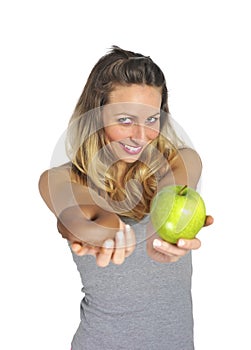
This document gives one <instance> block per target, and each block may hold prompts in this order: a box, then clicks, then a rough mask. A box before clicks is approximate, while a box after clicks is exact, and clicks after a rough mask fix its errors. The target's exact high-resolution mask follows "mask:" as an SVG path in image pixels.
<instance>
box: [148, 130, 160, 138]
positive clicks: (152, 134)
mask: <svg viewBox="0 0 251 350" xmlns="http://www.w3.org/2000/svg"><path fill="white" fill-rule="evenodd" d="M158 136H159V130H154V129H150V130H149V131H148V132H147V138H148V139H149V140H154V139H156V138H157V137H158Z"/></svg>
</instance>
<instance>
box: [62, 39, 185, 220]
mask: <svg viewBox="0 0 251 350" xmlns="http://www.w3.org/2000/svg"><path fill="white" fill-rule="evenodd" d="M131 84H140V85H149V86H153V87H157V88H159V89H160V91H161V94H162V101H161V111H160V133H159V135H158V137H157V138H156V139H155V140H153V141H152V142H151V143H150V144H149V145H148V146H147V147H146V149H145V150H144V151H143V153H142V155H141V157H140V158H139V159H138V160H137V161H135V162H134V163H125V162H123V161H122V160H118V159H115V156H114V155H113V154H112V152H110V149H109V147H107V144H108V142H107V138H106V135H105V131H104V127H103V118H102V107H103V106H105V105H107V104H109V95H110V93H111V92H112V90H113V89H114V88H115V87H116V86H117V85H122V86H129V85H131ZM179 142H180V140H179V138H178V137H177V135H176V134H175V131H174V130H173V128H172V126H171V123H170V115H169V108H168V92H167V87H166V81H165V76H164V74H163V72H162V71H161V69H160V68H159V67H158V66H157V65H156V64H155V63H154V62H153V60H152V59H151V58H150V57H148V56H143V55H142V54H139V53H134V52H132V51H127V50H123V49H121V48H119V47H117V46H112V49H111V50H110V51H109V52H108V53H107V54H106V55H104V56H103V57H101V59H100V60H99V61H98V62H97V63H96V65H95V66H94V67H93V69H92V71H91V73H90V75H89V78H88V80H87V82H86V84H85V87H84V90H83V92H82V94H81V96H80V98H79V100H78V102H77V105H76V107H75V110H74V113H73V115H72V117H71V119H70V122H69V126H68V132H67V143H66V149H67V153H68V155H69V157H70V159H71V161H72V175H71V176H72V180H73V181H75V182H77V183H81V184H83V185H84V186H88V187H91V188H92V189H94V190H95V191H96V192H97V193H99V194H100V195H101V196H102V197H104V198H105V199H106V200H107V201H108V203H109V204H110V205H111V206H112V208H113V210H114V211H115V212H116V213H117V214H119V215H122V216H127V217H130V218H133V219H136V220H140V219H141V218H142V217H144V216H145V215H146V214H148V213H149V211H150V203H151V200H152V198H153V196H154V194H155V193H156V191H157V188H158V182H159V180H160V179H161V178H162V177H163V176H164V175H165V174H166V173H167V172H168V170H169V168H170V164H171V162H172V161H173V159H174V158H175V156H176V153H177V148H178V145H179ZM122 162H123V169H124V168H125V167H126V169H125V171H124V176H123V178H122V179H121V178H118V174H119V169H120V168H121V166H122V164H121V163H122Z"/></svg>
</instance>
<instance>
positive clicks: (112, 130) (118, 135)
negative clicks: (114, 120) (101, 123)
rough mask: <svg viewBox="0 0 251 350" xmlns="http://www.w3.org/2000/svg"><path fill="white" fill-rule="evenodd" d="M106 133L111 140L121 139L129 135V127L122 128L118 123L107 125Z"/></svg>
mask: <svg viewBox="0 0 251 350" xmlns="http://www.w3.org/2000/svg"><path fill="white" fill-rule="evenodd" d="M105 134H106V136H107V138H108V140H109V141H120V140H123V139H125V138H127V137H128V135H129V134H130V131H129V128H120V127H117V126H116V125H114V126H107V127H105Z"/></svg>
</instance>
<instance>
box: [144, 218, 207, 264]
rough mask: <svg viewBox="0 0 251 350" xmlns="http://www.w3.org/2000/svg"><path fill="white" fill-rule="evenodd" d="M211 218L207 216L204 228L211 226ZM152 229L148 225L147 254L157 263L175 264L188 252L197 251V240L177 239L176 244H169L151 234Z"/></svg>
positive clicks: (198, 242)
mask: <svg viewBox="0 0 251 350" xmlns="http://www.w3.org/2000/svg"><path fill="white" fill-rule="evenodd" d="M213 221H214V219H213V217H212V216H211V215H208V216H207V217H206V220H205V224H204V226H209V225H212V224H213ZM152 232H154V229H153V227H152V225H151V223H149V225H148V230H147V237H149V238H148V240H147V253H148V255H149V257H150V258H152V259H153V260H155V261H157V262H161V263H168V262H176V261H178V260H179V259H180V258H181V257H183V256H185V255H186V254H187V253H188V252H189V251H190V250H195V249H199V248H200V246H201V242H200V240H199V239H198V238H194V239H183V238H181V239H179V240H178V242H177V244H171V243H168V242H166V241H164V240H162V239H161V238H160V237H159V236H158V235H157V234H156V233H154V234H152Z"/></svg>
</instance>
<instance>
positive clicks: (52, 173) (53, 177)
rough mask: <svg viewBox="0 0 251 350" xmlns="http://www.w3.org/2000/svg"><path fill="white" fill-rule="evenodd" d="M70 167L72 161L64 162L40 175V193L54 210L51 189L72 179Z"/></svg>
mask: <svg viewBox="0 0 251 350" xmlns="http://www.w3.org/2000/svg"><path fill="white" fill-rule="evenodd" d="M70 169H71V163H66V164H62V165H60V166H58V167H53V168H50V169H47V170H45V171H44V172H43V173H42V174H41V175H40V177H39V181H38V188H39V192H40V195H41V197H42V198H43V200H44V201H45V203H46V204H47V206H48V207H49V209H50V210H52V211H54V210H53V206H52V202H51V189H52V188H55V186H56V187H57V186H59V185H60V184H62V183H66V182H69V181H70Z"/></svg>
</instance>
